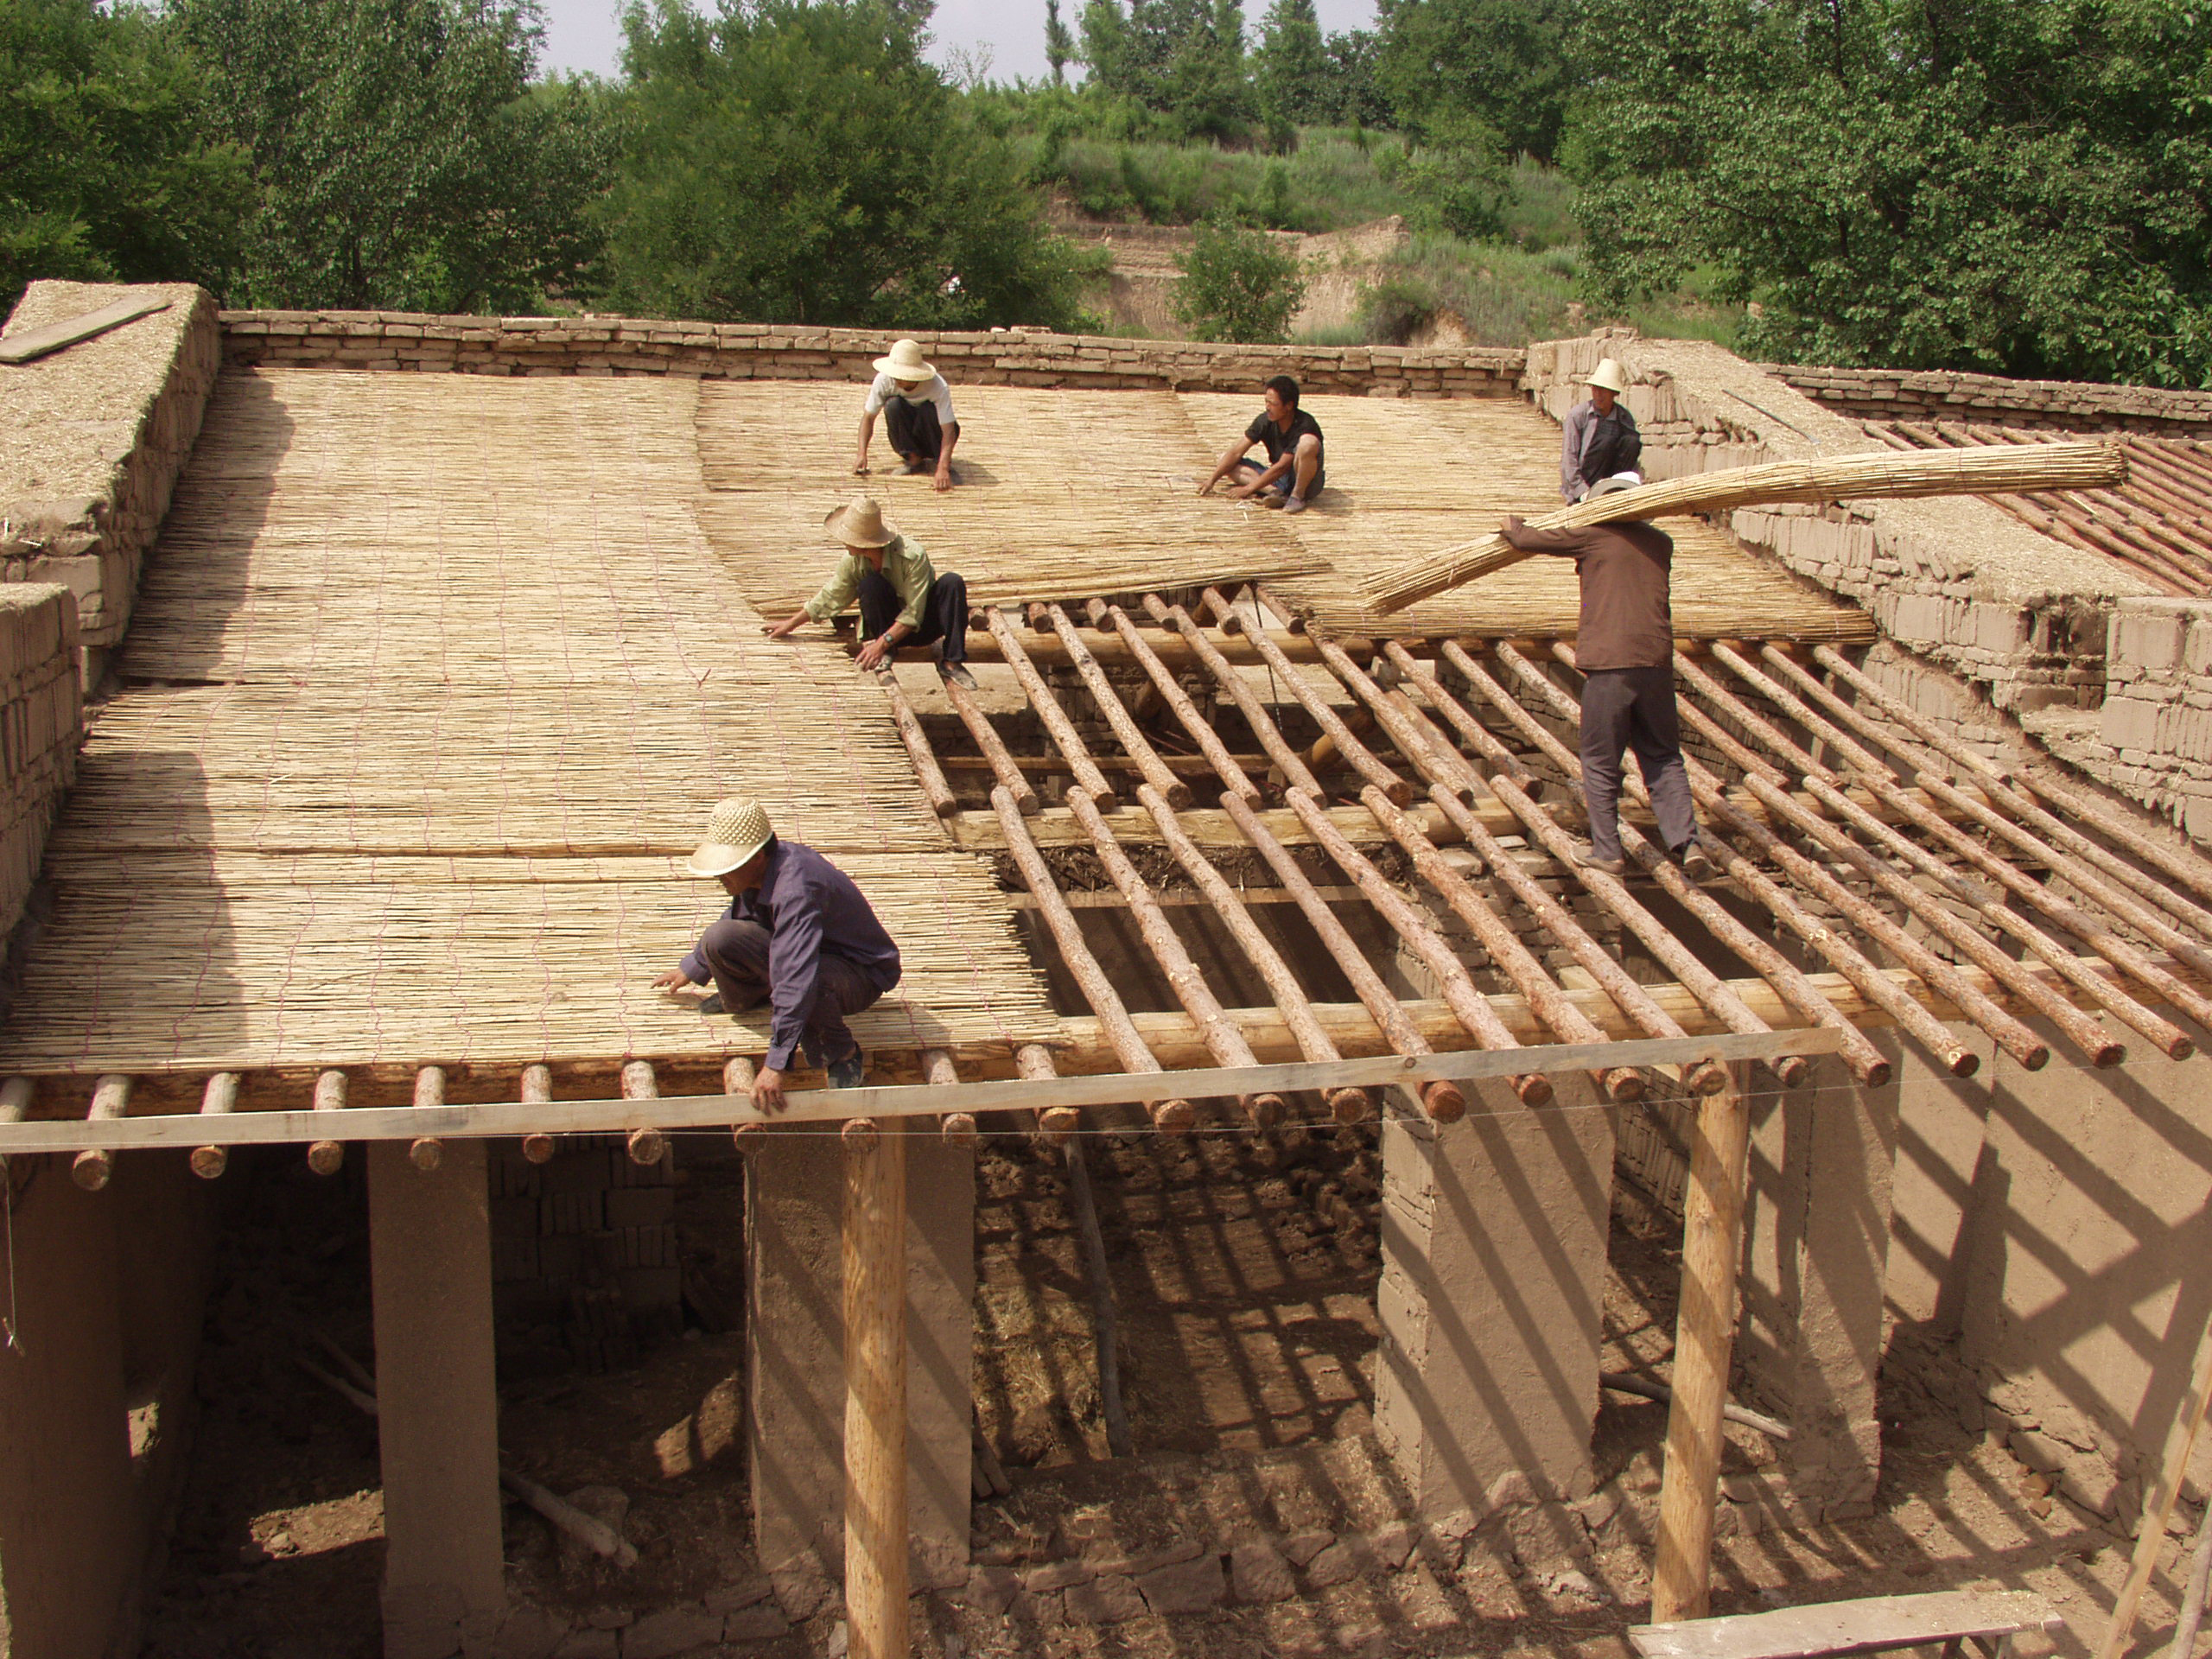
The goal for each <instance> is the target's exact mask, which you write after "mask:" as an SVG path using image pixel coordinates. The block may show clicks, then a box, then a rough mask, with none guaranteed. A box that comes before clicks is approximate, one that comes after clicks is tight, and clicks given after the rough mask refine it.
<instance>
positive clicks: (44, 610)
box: [0, 582, 85, 937]
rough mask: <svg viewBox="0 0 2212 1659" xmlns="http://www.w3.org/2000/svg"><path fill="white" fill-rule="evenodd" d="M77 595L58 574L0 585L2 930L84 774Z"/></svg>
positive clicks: (15, 917)
mask: <svg viewBox="0 0 2212 1659" xmlns="http://www.w3.org/2000/svg"><path fill="white" fill-rule="evenodd" d="M77 647H78V632H77V601H76V599H75V598H74V596H73V595H72V594H71V593H70V592H69V590H68V589H67V588H63V587H60V586H58V585H56V584H54V583H53V582H22V583H18V584H16V585H12V586H9V587H0V791H4V792H0V937H5V936H6V935H7V934H8V933H9V932H10V931H11V930H13V928H14V927H15V925H16V922H17V921H19V920H20V919H21V918H22V913H23V905H24V902H25V901H26V900H27V899H29V897H30V891H31V884H32V883H33V882H34V881H35V880H37V879H38V869H39V860H40V858H41V856H42V855H43V854H44V853H45V851H46V832H47V831H48V829H51V828H52V827H53V824H54V817H55V815H56V814H57V813H58V812H59V811H60V809H61V798H62V796H63V795H64V794H65V793H67V791H68V788H69V785H70V784H71V783H72V782H73V781H74V779H75V778H76V775H77V745H78V743H79V741H80V740H81V739H82V738H83V736H84V728H85V716H84V700H83V696H82V693H81V691H80V690H79V679H78V671H77Z"/></svg>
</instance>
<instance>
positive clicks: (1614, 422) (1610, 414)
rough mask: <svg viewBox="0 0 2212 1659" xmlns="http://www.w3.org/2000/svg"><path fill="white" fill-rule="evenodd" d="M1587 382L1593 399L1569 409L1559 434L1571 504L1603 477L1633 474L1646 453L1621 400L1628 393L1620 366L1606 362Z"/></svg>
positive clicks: (1562, 486) (1563, 481)
mask: <svg viewBox="0 0 2212 1659" xmlns="http://www.w3.org/2000/svg"><path fill="white" fill-rule="evenodd" d="M1586 385H1588V386H1589V388H1590V401H1589V402H1587V403H1584V404H1576V405H1575V406H1574V407H1573V409H1570V410H1567V419H1566V421H1565V423H1563V430H1562V431H1561V433H1560V452H1559V493H1560V494H1561V495H1563V496H1565V497H1566V498H1567V499H1568V500H1569V501H1580V499H1582V498H1583V497H1584V496H1586V495H1587V494H1589V493H1590V489H1591V486H1592V485H1594V484H1595V483H1597V481H1598V480H1599V479H1601V478H1610V477H1611V476H1613V475H1614V474H1617V473H1627V472H1633V471H1634V470H1635V468H1636V464H1637V461H1639V460H1641V459H1642V458H1643V434H1642V433H1640V432H1638V431H1637V429H1636V416H1633V415H1631V414H1630V413H1629V412H1628V405H1627V404H1624V403H1622V402H1621V401H1620V394H1621V393H1622V392H1624V391H1627V390H1628V377H1627V376H1626V375H1624V374H1623V373H1622V372H1621V365H1619V364H1618V362H1616V361H1615V360H1614V359H1611V358H1610V357H1609V358H1607V359H1605V361H1604V362H1602V363H1600V364H1599V365H1598V366H1597V369H1596V370H1595V371H1594V372H1592V374H1591V376H1590V378H1589V380H1588V381H1587V382H1586ZM1638 481H1639V482H1640V481H1641V480H1638Z"/></svg>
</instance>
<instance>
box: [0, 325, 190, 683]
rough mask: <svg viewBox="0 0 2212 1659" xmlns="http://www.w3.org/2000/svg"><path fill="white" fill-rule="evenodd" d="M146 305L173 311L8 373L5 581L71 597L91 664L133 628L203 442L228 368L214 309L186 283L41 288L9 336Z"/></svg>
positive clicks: (0, 384)
mask: <svg viewBox="0 0 2212 1659" xmlns="http://www.w3.org/2000/svg"><path fill="white" fill-rule="evenodd" d="M146 294H155V295H159V296H162V297H163V298H165V299H167V300H168V302H169V305H168V309H167V310H165V311H156V312H155V313H153V314H152V315H149V316H144V317H141V318H139V319H138V320H137V321H135V322H129V323H125V324H124V326H123V327H119V328H115V329H111V330H110V331H109V332H108V333H106V334H101V335H99V336H98V337H97V338H95V339H92V340H84V341H82V342H80V343H79V344H77V345H75V346H69V347H67V349H65V350H62V351H59V352H55V353H52V354H50V355H48V356H46V357H42V358H39V359H36V360H35V361H33V362H30V363H22V364H12V365H0V521H4V522H3V523H0V578H4V579H5V580H6V581H9V582H60V583H61V584H62V585H64V586H65V587H67V588H69V589H70V590H71V591H72V592H73V593H74V594H76V595H77V606H78V611H79V622H80V625H81V626H82V629H83V632H84V644H85V645H86V646H87V647H89V648H91V649H92V650H95V651H99V650H105V648H107V647H109V646H111V645H115V644H116V642H117V641H118V640H120V639H122V638H123V632H124V628H126V627H127V626H130V604H131V599H132V597H133V595H134V594H136V593H137V588H138V572H139V569H140V566H141V564H142V563H143V559H144V556H145V552H146V548H147V545H148V544H149V543H150V542H151V541H152V540H153V538H154V532H155V531H156V530H158V529H159V528H160V526H161V522H162V515H163V514H164V513H166V512H168V505H169V493H170V492H171V491H172V490H173V489H174V488H175V486H176V479H177V474H178V473H179V472H181V470H182V469H183V467H184V459H185V457H186V456H187V455H188V454H190V453H191V452H192V445H193V441H194V439H195V438H197V437H198V436H199V435H200V416H202V415H203V414H204V413H205V412H206V410H207V394H208V393H209V392H210V391H213V389H214V385H215V373H216V370H217V368H218V366H219V363H220V359H221V342H220V337H219V334H218V332H217V328H216V324H215V302H214V299H213V296H211V295H209V294H208V293H207V291H206V290H205V289H200V288H195V287H194V286H193V285H191V284H190V283H156V284H149V285H147V286H144V287H137V288H131V287H124V286H120V285H118V284H115V283H61V282H41V283H32V284H31V285H30V287H29V288H28V289H25V290H24V292H23V297H22V299H21V300H20V301H18V302H16V309H15V311H14V313H13V314H12V315H10V318H9V320H8V323H7V327H6V330H5V332H6V333H8V334H22V333H24V332H26V331H28V330H29V329H32V328H38V327H45V326H46V325H47V324H48V323H54V322H62V321H67V320H68V319H69V318H71V317H75V316H81V315H84V314H85V313H86V312H87V311H93V310H97V309H99V308H100V307H102V306H104V305H107V304H110V303H111V302H114V301H116V300H118V299H123V298H125V297H128V296H139V295H146Z"/></svg>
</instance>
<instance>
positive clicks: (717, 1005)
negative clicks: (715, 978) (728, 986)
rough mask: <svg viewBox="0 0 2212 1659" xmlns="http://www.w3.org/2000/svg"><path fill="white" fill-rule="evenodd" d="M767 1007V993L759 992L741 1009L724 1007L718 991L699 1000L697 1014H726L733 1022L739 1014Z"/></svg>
mask: <svg viewBox="0 0 2212 1659" xmlns="http://www.w3.org/2000/svg"><path fill="white" fill-rule="evenodd" d="M767 1006H768V993H767V992H766V991H763V992H761V993H760V995H758V996H756V997H754V998H753V1000H752V1001H750V1002H747V1004H746V1005H745V1006H744V1007H741V1008H732V1007H727V1006H725V1005H724V1003H723V1001H722V994H721V992H720V991H709V992H708V993H707V994H706V995H704V996H702V997H701V998H700V999H699V1012H700V1013H701V1014H728V1015H729V1017H730V1018H731V1019H733V1020H734V1019H736V1018H737V1016H738V1015H739V1014H749V1013H751V1012H752V1011H753V1009H754V1008H765V1007H767Z"/></svg>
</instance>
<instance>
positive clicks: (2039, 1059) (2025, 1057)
mask: <svg viewBox="0 0 2212 1659" xmlns="http://www.w3.org/2000/svg"><path fill="white" fill-rule="evenodd" d="M2018 1058H2019V1062H2020V1069H2021V1070H2022V1071H2042V1070H2043V1069H2044V1067H2045V1066H2046V1065H2050V1044H2048V1043H2031V1044H2030V1045H2029V1046H2027V1047H2026V1048H2024V1049H2023V1050H2021V1052H2020V1053H2019V1056H2018Z"/></svg>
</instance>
